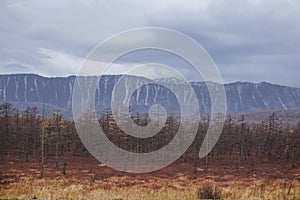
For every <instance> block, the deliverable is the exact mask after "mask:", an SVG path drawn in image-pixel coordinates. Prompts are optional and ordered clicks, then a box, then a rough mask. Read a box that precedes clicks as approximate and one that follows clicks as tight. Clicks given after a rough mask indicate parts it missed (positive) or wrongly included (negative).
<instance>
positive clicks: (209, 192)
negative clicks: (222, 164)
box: [198, 184, 222, 200]
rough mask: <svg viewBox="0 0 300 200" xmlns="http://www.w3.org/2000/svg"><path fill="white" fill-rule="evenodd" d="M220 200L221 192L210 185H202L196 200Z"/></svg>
mask: <svg viewBox="0 0 300 200" xmlns="http://www.w3.org/2000/svg"><path fill="white" fill-rule="evenodd" d="M221 198H222V192H221V190H220V189H219V188H217V187H216V186H213V185H211V184H206V185H203V186H202V187H200V188H199V189H198V200H202V199H221Z"/></svg>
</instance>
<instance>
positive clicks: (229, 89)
mask: <svg viewBox="0 0 300 200" xmlns="http://www.w3.org/2000/svg"><path fill="white" fill-rule="evenodd" d="M120 77H121V76H120V75H107V76H103V77H102V78H101V80H100V82H99V85H98V88H97V90H96V98H95V103H96V109H97V111H98V113H101V112H103V111H104V110H105V109H107V108H109V107H110V105H111V98H112V92H113V89H114V86H115V85H116V83H117V82H118V81H119V79H120ZM123 78H124V80H125V81H127V83H128V85H136V84H137V83H138V82H143V83H144V82H145V81H146V80H147V79H145V78H142V77H134V76H125V77H123ZM74 81H75V76H70V77H58V78H46V77H42V76H38V75H34V74H16V75H0V102H7V101H8V102H11V103H13V104H14V106H16V107H17V108H20V109H23V108H24V107H26V106H27V105H31V106H32V105H35V106H37V107H41V105H42V104H43V102H44V103H45V105H46V107H47V110H51V109H54V108H55V109H60V110H62V112H63V113H64V114H65V115H67V116H69V117H70V116H71V113H72V110H71V109H72V90H73V84H74ZM156 82H157V83H159V82H166V83H168V84H171V85H174V87H175V88H176V90H179V91H180V94H181V95H183V96H184V101H185V103H189V101H190V96H191V95H190V94H188V92H186V91H185V89H184V87H185V86H184V85H183V83H182V82H180V81H178V80H176V79H173V78H172V79H166V80H156ZM156 82H154V83H152V84H148V85H143V86H141V87H140V88H139V89H137V90H136V91H135V92H134V93H133V94H132V96H131V97H128V98H130V105H132V108H133V110H134V112H147V111H148V110H149V108H150V106H151V105H153V104H155V103H161V104H163V105H164V106H165V107H166V110H167V111H168V112H174V113H176V112H180V106H179V104H178V101H177V99H176V96H175V95H174V94H173V93H172V92H171V91H170V90H169V89H168V88H166V87H164V86H162V85H160V84H156ZM191 86H192V88H193V89H194V91H195V93H196V95H197V98H198V101H199V105H200V110H201V113H208V112H209V110H210V106H211V105H210V96H209V93H208V89H207V87H206V84H205V83H203V82H191ZM225 90H226V94H227V105H228V107H227V108H228V112H247V111H264V110H300V89H299V88H293V87H287V86H280V85H274V84H271V83H266V82H261V83H250V82H235V83H230V84H225Z"/></svg>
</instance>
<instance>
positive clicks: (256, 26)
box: [0, 0, 300, 87]
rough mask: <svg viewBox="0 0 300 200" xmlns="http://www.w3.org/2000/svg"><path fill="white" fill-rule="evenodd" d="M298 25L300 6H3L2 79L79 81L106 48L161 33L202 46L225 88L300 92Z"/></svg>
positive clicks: (27, 0) (274, 2)
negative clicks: (140, 32)
mask: <svg viewBox="0 0 300 200" xmlns="http://www.w3.org/2000/svg"><path fill="white" fill-rule="evenodd" d="M299 19H300V2H299V1H296V0H282V1H279V0H269V1H268V0H265V1H260V0H251V1H250V0H249V1H240V0H236V1H233V0H226V1H225V0H223V1H222V0H211V1H208V0H201V1H199V0H194V1H189V0H184V1H183V0H165V1H163V0H160V1H153V0H146V1H142V0H131V1H125V0H124V1H113V0H107V1H96V0H52V1H40V0H11V1H10V0H0V73H1V74H8V73H36V74H40V75H44V76H67V75H71V74H76V73H77V71H78V70H79V67H80V65H81V63H82V61H83V59H84V58H85V57H86V56H87V55H88V53H89V52H90V51H91V50H92V49H93V48H94V47H95V46H96V45H97V44H98V43H99V42H102V41H103V40H105V39H106V38H108V37H110V36H111V35H113V34H117V33H119V32H121V31H126V30H128V29H132V28H140V27H145V26H146V27H148V26H154V27H164V28H171V29H174V30H177V31H180V32H182V33H184V34H186V35H188V36H190V37H192V38H193V39H195V40H196V41H197V42H199V43H200V44H201V45H202V46H203V47H204V48H205V49H206V50H207V52H208V53H209V54H210V56H211V57H212V59H213V60H214V61H215V63H216V64H217V66H218V67H219V70H220V72H221V75H222V77H223V79H224V81H225V82H233V81H237V80H240V81H252V82H260V81H269V82H272V83H277V84H283V85H289V86H297V87H300V81H299V80H300V79H299V75H300V23H299ZM144 54H145V53H144ZM150 55H152V54H150ZM143 56H144V55H142V54H140V55H139V54H137V55H132V56H131V57H129V59H127V62H128V63H129V64H128V65H130V64H135V63H138V62H141V60H139V59H140V58H141V57H143ZM157 57H158V58H159V56H157ZM164 58H165V57H164ZM122 67H126V63H123V64H117V65H116V66H115V68H122ZM181 67H183V68H184V67H185V66H184V65H182V66H181ZM149 73H150V72H149ZM153 73H156V72H153Z"/></svg>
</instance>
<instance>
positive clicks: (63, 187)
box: [0, 157, 300, 200]
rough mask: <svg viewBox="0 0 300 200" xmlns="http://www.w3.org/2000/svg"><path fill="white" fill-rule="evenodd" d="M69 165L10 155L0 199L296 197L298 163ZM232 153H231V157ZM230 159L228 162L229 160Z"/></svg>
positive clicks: (86, 160) (84, 160)
mask: <svg viewBox="0 0 300 200" xmlns="http://www.w3.org/2000/svg"><path fill="white" fill-rule="evenodd" d="M62 159H63V160H65V161H66V162H67V163H69V164H68V166H67V170H66V173H65V174H64V173H63V168H62V167H61V168H58V169H56V168H55V159H51V160H48V161H47V162H46V164H45V176H44V177H43V178H41V177H40V166H39V165H34V166H32V165H31V163H25V165H24V166H22V162H21V161H20V160H18V159H9V160H7V162H5V163H1V164H0V169H1V184H0V199H34V198H37V199H105V200H106V199H112V200H116V199H118V200H121V199H123V200H127V199H128V200H135V199H136V200H139V199H150V200H151V199H157V200H158V199H159V200H160V199H166V200H173V199H174V200H177V199H183V200H184V199H189V200H196V199H198V198H199V197H202V198H203V199H205V197H215V198H217V197H219V198H221V199H293V200H297V199H300V165H298V164H297V166H296V167H295V166H292V164H285V163H278V162H275V163H273V164H272V165H270V164H268V163H266V164H264V165H262V164H261V165H257V166H254V168H253V169H250V168H247V167H241V168H239V169H236V166H235V165H234V164H232V163H234V162H230V161H231V159H230V160H228V159H221V158H220V159H219V160H216V161H214V162H213V163H212V164H211V167H210V168H209V169H208V171H207V172H205V170H204V169H205V162H202V163H200V164H199V165H198V167H197V172H196V173H194V171H193V169H194V166H193V164H189V163H182V162H181V161H180V160H178V161H177V162H176V163H174V164H172V165H170V166H169V167H166V168H164V169H161V170H159V171H156V172H152V173H147V174H128V173H122V172H119V171H115V170H113V169H111V168H109V167H107V166H105V165H103V164H101V163H99V162H98V161H96V160H95V159H93V158H91V157H73V158H72V159H70V158H69V157H64V158H62ZM234 159H235V158H232V160H234ZM230 163H231V164H230Z"/></svg>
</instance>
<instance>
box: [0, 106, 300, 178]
mask: <svg viewBox="0 0 300 200" xmlns="http://www.w3.org/2000/svg"><path fill="white" fill-rule="evenodd" d="M131 118H132V119H133V121H134V122H135V123H136V124H138V125H140V126H145V125H147V124H148V123H149V121H150V119H149V116H148V114H144V115H141V114H139V113H136V114H134V115H132V116H131ZM208 123H209V116H207V117H206V118H204V119H203V120H202V121H201V122H195V125H198V126H199V128H198V132H197V135H196V138H195V139H194V142H193V144H192V145H191V146H190V147H189V149H188V150H187V151H186V152H185V153H184V154H183V155H182V156H181V158H180V159H179V160H178V162H190V163H193V164H194V166H195V169H196V167H197V166H199V165H201V163H202V164H203V166H204V169H205V171H207V168H208V167H209V165H210V163H212V162H214V161H215V160H217V159H219V158H224V157H226V158H227V157H228V158H234V159H232V160H234V162H235V164H236V166H237V169H238V168H239V167H241V166H245V165H251V166H255V165H256V164H259V163H270V164H272V163H274V162H279V161H280V162H291V163H294V162H295V161H297V160H299V158H300V123H298V125H297V126H294V127H289V126H288V125H283V124H281V123H280V120H279V119H278V118H277V117H276V115H275V114H274V113H273V114H272V115H270V116H269V118H268V119H266V120H264V121H261V122H256V123H251V124H249V123H247V122H246V119H245V116H242V117H241V118H240V119H239V120H234V119H232V118H231V117H230V116H228V117H227V119H226V121H225V124H224V128H223V131H222V134H221V136H220V138H219V140H218V142H217V144H216V146H215V147H214V148H213V150H212V151H211V152H210V153H209V154H208V156H206V158H204V159H202V160H200V159H199V158H198V153H199V150H200V147H201V145H202V142H203V140H204V137H205V134H206V132H207V129H208ZM99 124H100V126H101V127H102V129H103V130H104V132H105V133H106V136H107V137H108V138H109V139H110V140H111V141H112V142H113V143H114V144H116V145H117V146H119V147H120V148H123V149H125V150H127V151H131V152H136V153H141V152H151V151H154V150H157V149H160V148H161V147H163V146H165V145H167V144H168V143H169V142H170V141H171V140H172V138H173V137H174V136H175V135H176V133H177V131H178V129H179V126H180V121H179V119H178V118H177V117H176V116H174V115H171V116H169V117H168V118H167V121H166V123H165V126H164V127H163V128H162V130H161V131H160V132H159V133H158V134H156V135H155V136H153V137H150V138H136V137H133V136H130V135H127V134H125V133H124V132H123V131H122V130H121V129H120V128H119V127H118V126H117V123H116V122H115V121H114V119H113V118H112V114H111V111H110V110H109V109H107V110H105V111H104V113H103V114H102V115H101V116H100V118H99ZM170 153H172V152H170ZM61 156H90V155H89V153H88V152H87V150H86V149H85V148H84V146H83V145H82V143H81V141H80V138H79V137H78V135H77V133H76V129H75V124H74V122H73V121H72V120H70V119H65V118H64V116H63V115H62V114H61V112H60V111H59V110H53V111H52V112H51V114H50V115H45V114H44V109H43V110H38V109H37V107H27V108H26V109H25V110H23V111H20V110H18V109H16V108H15V107H14V106H13V105H12V104H11V103H8V102H5V103H2V104H0V160H1V162H4V161H5V158H6V157H17V158H18V159H20V161H21V163H23V164H24V163H25V162H31V163H32V165H41V174H42V175H43V173H44V171H43V167H44V162H45V161H47V159H49V158H53V159H55V167H56V168H59V167H62V166H63V164H62V163H60V157H61ZM236 158H237V159H236Z"/></svg>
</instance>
